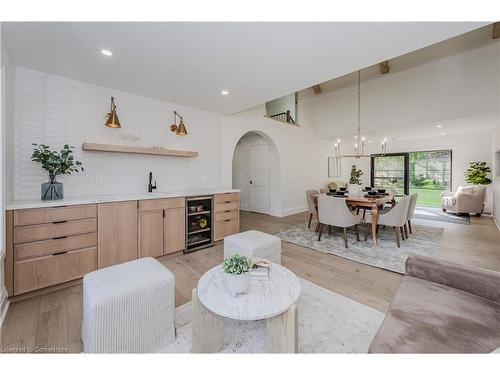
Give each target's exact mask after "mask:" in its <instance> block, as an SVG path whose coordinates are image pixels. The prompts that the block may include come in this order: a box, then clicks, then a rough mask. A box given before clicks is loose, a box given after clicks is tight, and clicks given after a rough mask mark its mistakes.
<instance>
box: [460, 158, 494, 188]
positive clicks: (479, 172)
mask: <svg viewBox="0 0 500 375" xmlns="http://www.w3.org/2000/svg"><path fill="white" fill-rule="evenodd" d="M490 173H491V168H490V167H488V164H486V162H485V161H473V162H471V163H469V168H467V170H466V171H465V181H467V182H468V183H470V184H474V185H489V184H491V178H489V177H488V175H489V174H490Z"/></svg>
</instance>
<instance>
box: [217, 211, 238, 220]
mask: <svg viewBox="0 0 500 375" xmlns="http://www.w3.org/2000/svg"><path fill="white" fill-rule="evenodd" d="M238 216H239V211H238V210H229V211H221V212H216V213H215V221H217V222H218V221H226V220H231V219H237V218H238Z"/></svg>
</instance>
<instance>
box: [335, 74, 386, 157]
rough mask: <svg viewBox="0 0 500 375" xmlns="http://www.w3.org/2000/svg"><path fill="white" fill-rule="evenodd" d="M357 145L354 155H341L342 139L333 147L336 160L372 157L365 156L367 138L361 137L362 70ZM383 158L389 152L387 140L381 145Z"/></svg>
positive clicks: (359, 88) (359, 81)
mask: <svg viewBox="0 0 500 375" xmlns="http://www.w3.org/2000/svg"><path fill="white" fill-rule="evenodd" d="M354 138H355V139H356V143H355V144H354V154H352V155H350V154H341V153H340V139H337V142H336V143H335V144H334V145H333V157H334V158H356V159H359V158H369V157H370V155H365V137H362V136H361V70H358V129H357V135H356V136H355V137H354ZM381 147H382V156H385V153H386V151H387V138H384V140H383V141H382V143H381Z"/></svg>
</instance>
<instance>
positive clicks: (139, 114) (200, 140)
mask: <svg viewBox="0 0 500 375" xmlns="http://www.w3.org/2000/svg"><path fill="white" fill-rule="evenodd" d="M15 78H16V79H15V150H14V153H13V154H11V157H10V158H9V163H8V164H9V168H12V170H13V176H14V179H13V180H10V181H9V186H8V188H9V189H10V191H11V192H12V194H11V195H12V198H14V199H39V197H40V183H41V182H44V181H46V180H47V176H46V175H45V173H43V171H42V169H41V168H40V166H39V165H36V164H34V163H33V162H32V161H31V160H30V156H31V153H32V145H31V144H32V143H33V142H35V143H45V144H48V145H50V146H51V147H54V148H59V147H61V146H62V145H63V144H64V143H69V144H71V145H74V146H75V155H76V159H78V160H80V161H82V162H83V164H84V167H85V171H84V172H83V173H80V174H74V175H71V176H64V177H63V176H61V177H59V178H58V181H60V182H63V183H64V194H65V196H67V197H68V196H80V195H94V194H111V193H140V192H145V191H146V187H147V177H148V172H149V171H152V172H153V176H154V178H155V179H156V180H157V186H158V191H166V190H177V189H184V188H205V187H206V188H209V187H219V186H220V183H221V179H220V149H221V145H220V123H221V116H219V115H215V114H212V113H208V112H204V111H199V110H196V109H192V108H187V107H183V106H180V105H175V104H171V103H166V102H162V101H158V100H153V99H150V98H145V97H142V96H137V95H132V94H128V93H124V92H119V91H115V90H111V89H107V88H104V87H99V86H95V85H90V84H86V83H83V82H78V81H74V80H69V79H65V78H61V77H57V76H53V75H49V74H45V73H41V72H36V71H32V70H27V69H24V68H17V69H16V76H15ZM112 95H113V96H114V97H115V102H116V104H117V106H118V109H117V111H118V116H119V119H120V122H121V124H122V128H121V129H109V128H106V127H105V126H104V121H105V115H106V112H108V111H109V102H110V97H111V96H112ZM174 110H177V111H178V112H179V113H180V114H181V115H182V116H183V117H184V122H185V124H186V127H187V130H188V132H189V135H188V136H186V137H181V136H177V135H175V134H174V133H172V132H171V131H170V129H169V127H170V124H171V123H172V116H173V111H174ZM10 125H13V124H10ZM133 136H138V137H139V139H138V140H134V139H133V138H132V137H133ZM83 142H97V143H111V144H129V145H140V146H163V147H165V148H172V149H181V150H194V151H198V152H199V156H198V157H196V158H174V157H158V156H146V155H128V154H112V153H100V152H83V151H82V150H81V144H82V143H83ZM12 156H13V157H12ZM99 176H102V177H103V180H104V183H103V184H96V177H99Z"/></svg>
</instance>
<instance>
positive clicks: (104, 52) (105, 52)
mask: <svg viewBox="0 0 500 375" xmlns="http://www.w3.org/2000/svg"><path fill="white" fill-rule="evenodd" d="M101 53H102V54H103V55H104V56H112V55H113V52H111V51H110V50H108V49H102V50H101Z"/></svg>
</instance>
